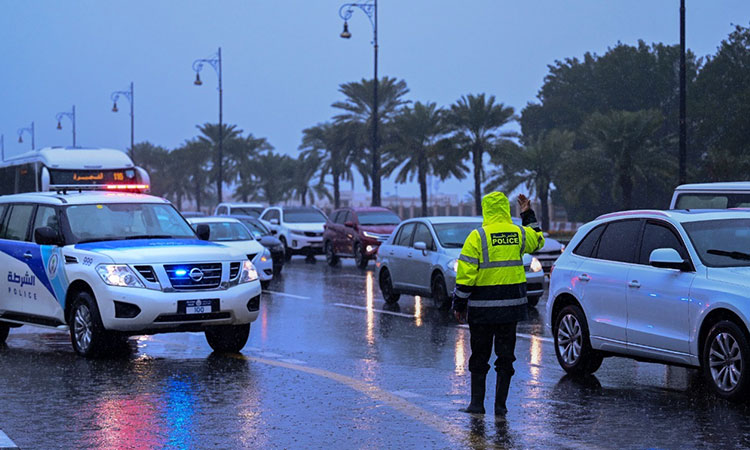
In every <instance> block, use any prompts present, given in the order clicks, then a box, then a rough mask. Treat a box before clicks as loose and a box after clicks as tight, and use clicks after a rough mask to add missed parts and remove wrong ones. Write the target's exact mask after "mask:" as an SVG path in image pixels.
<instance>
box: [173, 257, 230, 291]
mask: <svg viewBox="0 0 750 450" xmlns="http://www.w3.org/2000/svg"><path fill="white" fill-rule="evenodd" d="M194 269H199V270H200V271H201V272H203V278H201V279H199V280H194V279H193V278H191V277H190V272H191V271H193V270H194ZM164 270H165V271H166V272H167V276H168V277H169V281H170V282H171V283H172V287H173V288H175V289H177V290H191V289H215V288H217V287H219V284H221V263H207V264H179V265H177V264H172V265H164ZM182 270H184V271H185V274H178V271H182Z"/></svg>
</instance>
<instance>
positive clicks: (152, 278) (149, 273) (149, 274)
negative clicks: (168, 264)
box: [135, 266, 156, 283]
mask: <svg viewBox="0 0 750 450" xmlns="http://www.w3.org/2000/svg"><path fill="white" fill-rule="evenodd" d="M135 270H137V271H138V273H140V274H141V276H142V277H143V279H144V280H146V281H148V282H151V283H156V274H155V273H154V268H153V267H151V266H135Z"/></svg>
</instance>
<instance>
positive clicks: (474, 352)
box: [453, 192, 544, 415]
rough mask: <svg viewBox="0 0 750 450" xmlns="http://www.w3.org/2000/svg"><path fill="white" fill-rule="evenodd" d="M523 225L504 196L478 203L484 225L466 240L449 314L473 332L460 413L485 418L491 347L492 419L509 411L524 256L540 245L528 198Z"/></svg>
mask: <svg viewBox="0 0 750 450" xmlns="http://www.w3.org/2000/svg"><path fill="white" fill-rule="evenodd" d="M518 205H519V206H520V209H521V220H522V223H523V226H519V225H515V224H513V222H512V220H511V216H510V204H509V202H508V198H507V197H506V196H505V194H503V193H501V192H492V193H490V194H487V195H485V196H484V198H483V199H482V214H483V216H484V221H483V223H482V227H481V228H479V229H477V230H474V231H472V232H471V234H469V237H467V238H466V242H465V243H464V246H463V249H462V250H461V256H460V257H459V258H458V273H457V275H456V289H455V291H454V293H453V310H454V314H455V315H456V319H458V321H459V322H461V323H466V321H467V320H468V322H469V331H470V333H471V358H469V371H470V372H471V403H470V404H469V407H468V408H465V409H462V410H461V411H464V412H467V413H479V414H484V393H485V388H486V379H487V372H488V371H489V370H490V365H489V364H488V363H489V360H490V356H491V354H492V344H493V342H494V344H495V354H496V355H497V360H496V361H495V370H496V371H497V386H496V390H495V415H503V414H505V413H506V412H507V409H506V407H505V400H506V399H507V397H508V389H509V387H510V379H511V377H512V376H513V374H514V373H515V371H514V370H513V361H515V360H516V357H515V354H514V353H515V347H516V324H517V323H518V321H520V320H524V319H526V317H527V314H528V312H527V308H528V307H527V305H526V304H527V299H526V272H525V271H524V266H523V254H524V253H533V252H535V251H537V250H538V249H540V248H542V247H543V246H544V235H543V234H542V230H541V229H540V228H539V225H538V224H537V223H536V215H535V214H534V211H533V210H532V209H531V205H530V202H529V199H528V198H526V196H524V195H520V196H519V197H518Z"/></svg>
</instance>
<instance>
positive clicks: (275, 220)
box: [268, 218, 279, 225]
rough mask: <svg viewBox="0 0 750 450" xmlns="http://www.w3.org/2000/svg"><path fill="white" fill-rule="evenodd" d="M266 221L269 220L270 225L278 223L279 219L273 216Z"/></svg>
mask: <svg viewBox="0 0 750 450" xmlns="http://www.w3.org/2000/svg"><path fill="white" fill-rule="evenodd" d="M268 222H270V223H271V225H278V224H279V219H276V218H273V219H271V220H269V221H268Z"/></svg>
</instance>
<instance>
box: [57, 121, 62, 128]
mask: <svg viewBox="0 0 750 450" xmlns="http://www.w3.org/2000/svg"><path fill="white" fill-rule="evenodd" d="M57 129H58V130H62V124H61V123H60V121H59V120H58V121H57Z"/></svg>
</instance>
